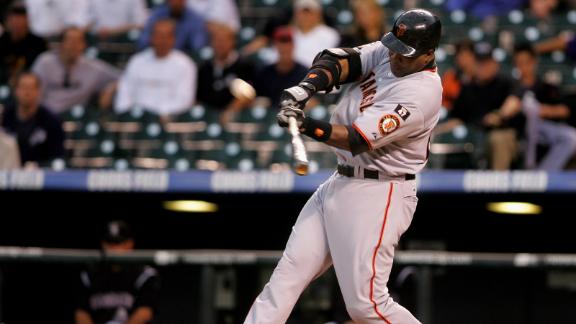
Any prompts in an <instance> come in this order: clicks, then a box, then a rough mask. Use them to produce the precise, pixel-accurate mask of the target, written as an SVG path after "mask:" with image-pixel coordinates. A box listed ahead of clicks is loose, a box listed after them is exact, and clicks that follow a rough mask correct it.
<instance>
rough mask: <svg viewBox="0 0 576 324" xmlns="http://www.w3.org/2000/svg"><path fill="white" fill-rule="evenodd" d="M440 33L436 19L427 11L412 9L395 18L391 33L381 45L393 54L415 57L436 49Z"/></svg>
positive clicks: (384, 38) (439, 26) (438, 22)
mask: <svg viewBox="0 0 576 324" xmlns="http://www.w3.org/2000/svg"><path fill="white" fill-rule="evenodd" d="M441 33H442V24H441V23H440V19H438V17H436V16H434V15H433V14H432V13H431V12H429V11H427V10H423V9H412V10H408V11H406V12H404V13H403V14H401V15H400V16H398V18H396V20H395V21H394V27H393V28H392V31H391V32H389V33H386V34H385V35H384V37H382V44H384V45H385V46H386V47H388V49H389V50H391V51H393V52H395V53H398V54H401V55H403V56H406V57H416V56H419V55H421V54H424V53H426V52H427V51H428V50H431V49H432V50H434V49H436V48H437V47H438V43H439V42H440V34H441Z"/></svg>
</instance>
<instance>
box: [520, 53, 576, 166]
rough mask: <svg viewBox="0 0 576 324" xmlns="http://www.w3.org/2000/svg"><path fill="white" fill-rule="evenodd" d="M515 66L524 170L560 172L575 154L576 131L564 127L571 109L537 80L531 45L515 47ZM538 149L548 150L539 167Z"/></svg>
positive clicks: (553, 89)
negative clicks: (523, 116)
mask: <svg viewBox="0 0 576 324" xmlns="http://www.w3.org/2000/svg"><path fill="white" fill-rule="evenodd" d="M514 66H515V68H516V69H517V70H518V72H519V73H520V79H519V80H518V90H517V92H516V93H515V94H514V98H515V99H516V101H515V104H516V106H517V109H523V111H524V113H525V114H526V117H527V127H526V130H527V133H526V135H527V136H526V137H527V139H528V147H527V150H526V160H525V162H526V166H527V167H528V168H538V169H542V170H547V171H553V170H561V169H563V168H564V167H565V166H566V164H567V163H568V161H570V159H571V158H572V157H573V156H574V153H576V129H575V128H574V127H572V126H569V125H568V124H567V123H566V120H567V119H568V118H569V117H570V113H571V112H570V108H569V107H568V106H567V105H566V104H564V103H563V101H562V100H563V98H562V95H561V93H560V89H559V88H558V87H557V86H555V85H553V84H550V83H547V82H545V81H543V80H542V79H540V77H539V76H538V73H537V72H538V58H537V54H536V52H535V51H534V49H533V48H532V46H531V45H530V44H519V45H518V46H516V48H515V51H514ZM520 106H522V107H520ZM537 145H544V146H547V147H548V148H549V149H548V151H547V154H546V155H545V156H544V157H543V158H542V160H541V161H540V163H537V161H536V146H537Z"/></svg>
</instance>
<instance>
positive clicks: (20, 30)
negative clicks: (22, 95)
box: [0, 5, 47, 84]
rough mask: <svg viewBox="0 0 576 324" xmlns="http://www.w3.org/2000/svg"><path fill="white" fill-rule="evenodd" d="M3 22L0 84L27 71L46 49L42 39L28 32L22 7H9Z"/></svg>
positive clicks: (25, 14)
mask: <svg viewBox="0 0 576 324" xmlns="http://www.w3.org/2000/svg"><path fill="white" fill-rule="evenodd" d="M5 22H6V31H5V32H4V33H3V34H2V36H0V84H2V83H8V81H9V80H10V79H11V78H12V76H14V75H16V74H18V73H19V72H21V71H22V70H24V69H29V68H30V67H31V66H32V63H34V60H36V57H37V56H38V55H40V54H41V53H42V52H44V51H46V48H47V46H46V42H45V41H44V40H43V39H42V38H40V37H38V36H36V35H34V34H32V33H31V32H30V28H29V26H28V15H27V13H26V8H25V7H24V6H21V5H17V6H14V7H11V8H10V10H9V11H8V14H7V16H6V20H5Z"/></svg>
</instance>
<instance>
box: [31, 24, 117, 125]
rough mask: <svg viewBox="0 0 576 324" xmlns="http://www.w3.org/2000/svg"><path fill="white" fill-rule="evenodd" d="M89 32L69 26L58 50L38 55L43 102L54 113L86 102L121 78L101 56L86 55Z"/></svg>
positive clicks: (37, 72) (35, 71)
mask: <svg viewBox="0 0 576 324" xmlns="http://www.w3.org/2000/svg"><path fill="white" fill-rule="evenodd" d="M85 49H86V35H85V33H84V32H83V31H82V30H81V29H79V28H77V27H70V28H67V29H66V30H65V31H64V33H63V34H62V42H61V44H60V47H59V48H58V50H57V51H49V52H46V53H44V54H42V55H40V56H39V57H38V59H37V60H36V62H35V63H34V66H33V67H32V70H33V71H34V73H36V74H38V76H39V77H40V79H41V80H42V86H43V89H42V92H43V97H42V104H43V105H44V106H46V108H48V109H50V110H51V111H52V112H54V113H57V114H59V113H62V112H64V111H66V110H68V109H70V108H71V107H72V106H74V105H86V104H88V103H90V101H91V100H92V99H93V97H94V96H97V95H99V94H100V93H101V92H102V91H104V90H106V88H107V87H109V86H110V84H111V83H113V82H114V81H116V79H118V76H119V75H120V71H118V70H117V69H116V68H114V67H113V66H111V65H110V64H108V63H105V62H103V61H101V60H98V59H91V58H88V57H85V56H84V50H85Z"/></svg>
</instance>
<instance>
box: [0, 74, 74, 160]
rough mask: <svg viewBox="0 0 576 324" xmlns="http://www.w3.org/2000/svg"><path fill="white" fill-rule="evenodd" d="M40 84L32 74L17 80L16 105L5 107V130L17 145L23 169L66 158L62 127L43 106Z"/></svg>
mask: <svg viewBox="0 0 576 324" xmlns="http://www.w3.org/2000/svg"><path fill="white" fill-rule="evenodd" d="M41 89H42V86H41V80H40V78H39V77H38V76H37V75H35V74H33V73H29V72H26V73H23V74H21V75H19V76H17V77H16V80H15V89H14V92H15V94H16V102H15V104H14V105H10V106H8V107H6V111H5V112H4V114H3V115H4V116H3V118H2V127H3V128H4V129H5V130H6V132H7V133H9V134H11V135H13V136H14V137H15V138H16V139H17V141H18V147H19V151H20V161H21V162H22V164H23V165H24V166H33V165H36V164H42V163H45V162H49V161H51V160H52V159H54V158H58V157H62V156H63V155H64V131H63V130H62V124H61V122H60V120H58V118H56V117H55V116H54V115H53V114H52V113H51V112H50V111H49V110H48V109H46V108H45V107H43V106H42V105H41V104H40V97H41Z"/></svg>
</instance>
